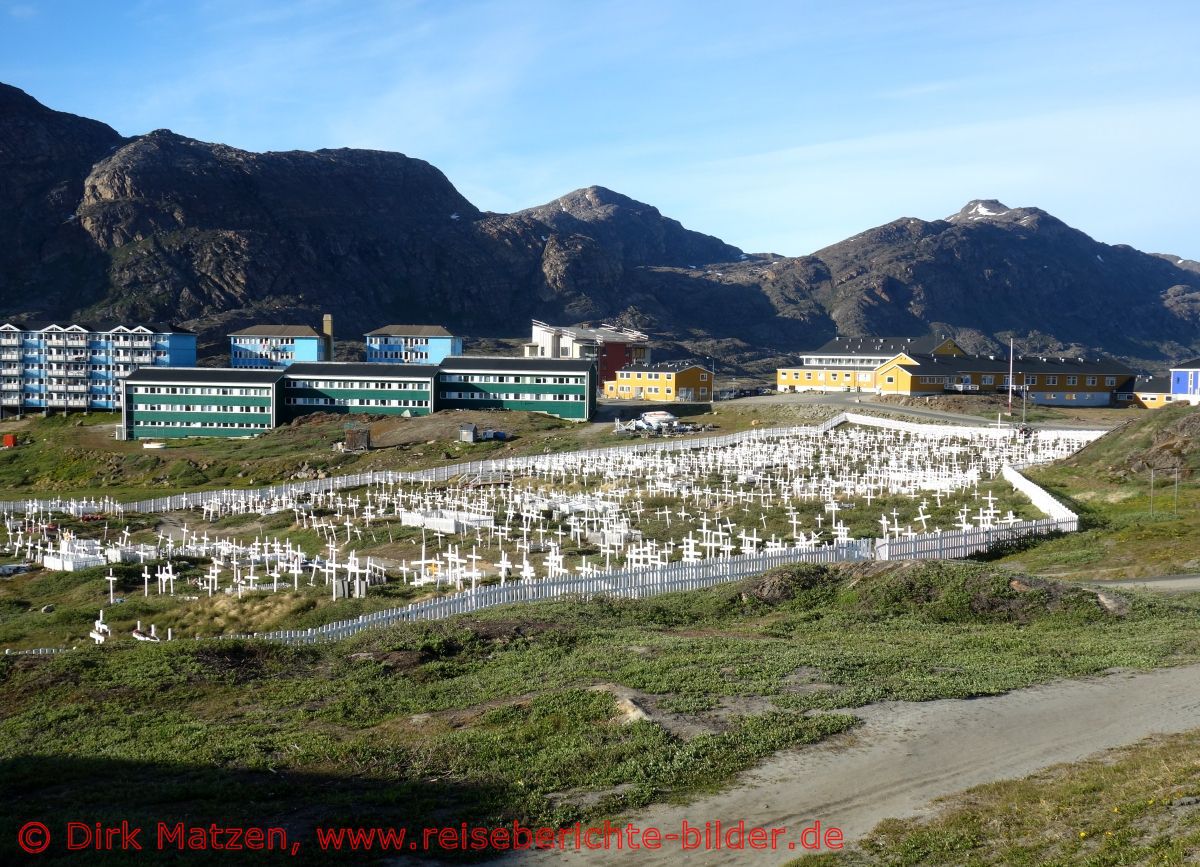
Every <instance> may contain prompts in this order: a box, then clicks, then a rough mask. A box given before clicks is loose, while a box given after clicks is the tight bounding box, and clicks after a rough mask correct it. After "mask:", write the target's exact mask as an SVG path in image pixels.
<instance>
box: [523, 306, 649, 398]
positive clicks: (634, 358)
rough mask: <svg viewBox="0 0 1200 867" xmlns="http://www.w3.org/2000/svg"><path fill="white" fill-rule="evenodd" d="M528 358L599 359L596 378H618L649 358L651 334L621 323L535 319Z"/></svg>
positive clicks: (528, 348) (604, 379) (528, 347)
mask: <svg viewBox="0 0 1200 867" xmlns="http://www.w3.org/2000/svg"><path fill="white" fill-rule="evenodd" d="M525 357H526V358H586V359H591V360H593V361H595V362H596V367H597V381H598V382H600V383H602V382H605V381H607V380H610V379H616V376H617V371H618V370H621V369H622V368H624V367H628V366H629V365H631V364H648V363H649V362H650V338H649V337H647V336H646V335H645V334H643V333H642V332H640V331H634V330H633V329H632V328H622V327H620V326H618V325H599V326H597V327H595V328H590V327H586V326H559V325H547V324H546V323H545V322H539V321H537V320H536V319H535V320H533V335H532V337H531V339H530V341H529V342H528V343H526V344H525Z"/></svg>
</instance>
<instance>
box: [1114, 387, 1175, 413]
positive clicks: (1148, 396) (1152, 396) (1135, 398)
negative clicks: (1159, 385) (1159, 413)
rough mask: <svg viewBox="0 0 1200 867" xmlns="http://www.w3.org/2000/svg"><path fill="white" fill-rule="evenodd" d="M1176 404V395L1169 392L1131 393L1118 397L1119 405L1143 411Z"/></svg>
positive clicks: (1121, 394)
mask: <svg viewBox="0 0 1200 867" xmlns="http://www.w3.org/2000/svg"><path fill="white" fill-rule="evenodd" d="M1174 402H1175V398H1174V395H1172V394H1171V393H1170V392H1168V391H1129V392H1121V393H1120V394H1118V395H1117V403H1119V404H1121V405H1123V406H1136V407H1139V408H1141V409H1160V408H1161V407H1164V406H1170V405H1171V404H1172V403H1174Z"/></svg>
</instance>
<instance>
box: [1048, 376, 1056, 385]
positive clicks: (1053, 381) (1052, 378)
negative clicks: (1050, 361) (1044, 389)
mask: <svg viewBox="0 0 1200 867" xmlns="http://www.w3.org/2000/svg"><path fill="white" fill-rule="evenodd" d="M1046 385H1058V377H1057V376H1047V377H1046Z"/></svg>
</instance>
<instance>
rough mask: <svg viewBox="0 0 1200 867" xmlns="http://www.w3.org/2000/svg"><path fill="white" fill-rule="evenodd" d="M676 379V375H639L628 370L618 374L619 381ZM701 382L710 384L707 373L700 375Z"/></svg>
mask: <svg viewBox="0 0 1200 867" xmlns="http://www.w3.org/2000/svg"><path fill="white" fill-rule="evenodd" d="M674 377H675V374H674V373H662V374H658V373H638V372H632V373H631V372H630V371H628V370H621V371H618V372H617V378H618V379H660V378H663V379H674ZM700 381H701V382H708V374H707V373H701V374H700Z"/></svg>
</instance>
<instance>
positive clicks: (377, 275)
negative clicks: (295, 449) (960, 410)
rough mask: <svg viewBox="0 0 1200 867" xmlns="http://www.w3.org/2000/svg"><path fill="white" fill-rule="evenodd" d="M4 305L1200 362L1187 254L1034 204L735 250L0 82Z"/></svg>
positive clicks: (633, 211)
mask: <svg viewBox="0 0 1200 867" xmlns="http://www.w3.org/2000/svg"><path fill="white" fill-rule="evenodd" d="M0 231H3V232H4V236H5V237H6V239H7V240H8V243H7V244H5V245H3V246H0V315H4V316H9V317H13V318H20V317H24V318H56V317H61V318H66V317H75V318H80V319H101V318H120V319H163V320H169V321H175V322H178V323H180V324H182V325H185V326H188V327H192V328H194V329H196V330H198V331H199V332H200V333H201V335H202V345H204V344H205V343H206V342H207V344H208V345H210V346H213V347H214V348H216V350H217V351H220V348H221V345H222V342H223V335H224V334H226V333H227V332H228V331H229V330H230V329H231V328H234V327H240V326H241V325H243V324H247V323H249V322H252V321H264V320H265V321H283V322H314V321H316V320H317V319H318V317H319V315H320V314H321V313H323V312H332V313H334V314H335V321H336V324H337V330H338V334H339V337H343V336H344V337H345V338H350V339H353V338H355V337H357V336H358V335H360V334H361V333H362V332H363V331H364V330H367V329H369V328H371V327H375V326H377V325H379V324H382V323H385V322H396V321H412V322H436V323H441V324H445V325H446V326H447V327H450V328H452V329H455V330H457V331H459V332H460V333H464V334H466V335H468V336H476V337H484V336H490V337H498V336H509V337H517V336H521V335H524V334H527V333H528V322H529V319H530V318H539V319H547V320H552V321H557V322H564V323H571V322H581V321H595V320H600V319H605V320H609V321H618V322H621V323H624V324H629V325H634V326H637V327H641V328H644V329H648V330H650V331H651V332H652V333H653V334H654V335H655V337H656V338H658V339H659V341H660V342H661V343H662V344H663V345H664V350H662V351H660V354H672V353H677V354H701V355H718V356H720V358H721V359H723V360H724V362H725V363H726V365H731V366H733V367H735V368H739V367H740V368H743V369H748V370H753V369H760V370H765V369H768V368H769V367H770V366H771V365H773V364H776V363H780V362H785V361H788V360H790V359H792V358H793V357H794V354H795V353H796V352H798V351H800V350H802V349H804V348H806V347H808V346H811V345H813V344H816V343H820V342H824V341H825V340H826V339H828V338H829V337H832V336H833V335H834V334H835V333H839V332H840V333H843V334H913V335H917V334H923V333H927V332H930V331H939V332H945V333H948V334H953V335H955V336H956V337H958V338H959V339H960V340H961V341H963V342H964V343H966V344H968V345H969V346H971V347H973V348H977V349H983V348H994V347H996V346H998V345H999V344H1000V343H1002V342H1006V341H1007V338H1008V337H1009V336H1010V335H1013V336H1016V337H1017V338H1018V339H1019V342H1020V344H1021V346H1022V348H1023V349H1026V350H1030V351H1033V350H1049V351H1054V350H1059V351H1061V350H1064V349H1070V350H1075V351H1091V350H1099V349H1103V350H1106V351H1109V352H1114V353H1117V354H1121V355H1124V356H1126V357H1129V358H1131V359H1135V360H1142V361H1144V363H1146V364H1148V365H1154V364H1160V363H1162V362H1164V361H1165V360H1169V359H1171V358H1174V357H1177V356H1180V355H1195V354H1197V352H1198V351H1200V330H1198V329H1197V325H1198V324H1200V265H1198V264H1197V263H1195V262H1191V261H1188V260H1183V259H1180V258H1179V257H1175V256H1166V255H1152V254H1147V253H1142V252H1139V251H1137V250H1134V249H1132V248H1130V247H1126V246H1109V245H1106V244H1101V243H1098V242H1096V241H1094V240H1092V239H1091V238H1089V237H1088V236H1087V235H1085V234H1083V233H1082V232H1080V231H1078V230H1076V229H1072V228H1071V227H1069V226H1067V225H1065V224H1064V223H1062V222H1061V221H1059V220H1057V219H1055V218H1054V217H1052V216H1050V215H1049V214H1047V213H1045V212H1043V211H1040V210H1038V209H1036V208H1008V207H1006V206H1004V205H1002V204H1000V203H999V202H995V201H991V200H980V201H974V202H970V203H968V205H967V206H966V207H964V208H963V210H962V211H960V212H959V213H957V214H954V215H952V216H950V217H947V218H946V219H945V220H934V221H932V222H926V221H923V220H918V219H913V218H905V219H900V220H896V221H894V222H892V223H888V224H887V225H885V226H880V227H877V228H875V229H871V230H868V231H866V232H863V233H861V234H859V235H856V236H854V237H853V238H849V239H847V240H845V241H842V242H840V243H838V244H834V245H832V246H830V247H827V248H825V249H823V250H819V251H817V252H816V253H813V254H812V255H809V256H802V257H798V258H784V257H780V256H774V255H754V256H747V255H746V254H744V253H742V251H740V250H739V249H737V248H736V247H733V246H730V245H728V244H725V243H724V242H722V241H721V240H720V239H718V238H714V237H711V236H709V235H703V234H701V233H699V232H694V231H691V230H688V229H686V228H684V227H683V226H681V225H680V224H679V223H678V222H676V221H675V220H672V219H669V218H667V217H664V216H663V215H662V214H661V213H660V212H659V211H658V210H657V209H656V208H654V207H652V206H650V205H647V204H643V203H641V202H637V201H635V200H633V199H630V198H628V197H626V196H623V195H620V194H619V193H615V192H612V191H611V190H606V189H604V188H602V187H588V188H586V189H581V190H577V191H575V192H573V193H569V194H568V195H566V196H563V197H562V198H560V199H556V200H555V201H553V202H549V203H547V204H545V205H542V206H540V207H535V208H530V209H528V210H525V211H520V212H517V213H514V214H494V213H486V212H481V211H480V210H479V209H478V208H476V207H475V206H474V205H472V204H471V203H470V202H469V201H467V200H466V199H465V198H464V197H463V196H462V195H461V194H460V193H459V192H458V191H457V190H456V189H455V188H454V186H453V185H452V184H451V183H450V181H449V180H447V178H446V177H445V176H444V175H443V174H442V173H441V172H440V171H438V170H437V169H436V168H435V167H433V166H431V165H430V164H428V163H426V162H424V161H422V160H419V159H414V158H411V157H407V156H404V155H403V154H397V153H386V152H380V151H365V150H346V149H343V150H320V151H315V152H300V151H290V152H282V153H250V152H247V151H242V150H238V149H236V148H232V147H228V146H225V145H221V144H212V143H207V142H200V141H196V140H194V139H190V138H187V137H184V136H181V135H177V134H175V133H173V132H171V131H169V130H157V131H154V132H151V133H148V134H146V135H140V136H135V137H132V138H125V137H122V136H121V135H119V134H118V133H117V132H116V131H114V130H112V129H111V128H109V127H107V126H105V125H104V124H102V123H98V122H96V121H92V120H87V119H85V118H80V117H75V116H73V115H68V114H64V113H61V112H56V111H52V110H51V109H48V108H46V107H44V106H42V105H40V104H39V103H38V102H37V101H36V100H34V99H33V98H31V97H29V96H27V95H26V94H24V93H23V92H21V91H19V90H17V89H16V88H12V87H7V86H3V85H0Z"/></svg>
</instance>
